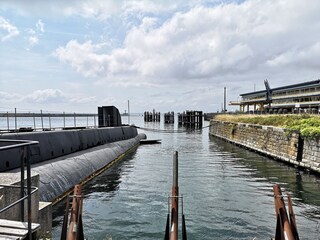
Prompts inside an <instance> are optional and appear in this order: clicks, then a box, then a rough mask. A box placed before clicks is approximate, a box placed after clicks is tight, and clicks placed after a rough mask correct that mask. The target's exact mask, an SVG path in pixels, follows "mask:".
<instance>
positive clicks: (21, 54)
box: [0, 0, 320, 113]
mask: <svg viewBox="0 0 320 240" xmlns="http://www.w3.org/2000/svg"><path fill="white" fill-rule="evenodd" d="M319 11H320V1H319V0H305V1H301V0H243V1H239V0H238V1H235V0H234V1H232V0H211V1H209V0H190V1H186V0H176V1H172V0H163V1H161V0H153V1H151V0H132V1H129V0H127V1H123V0H104V1H102V0H68V1H65V0H55V1H43V0H27V1H26V0H1V1H0V112H6V111H9V112H12V111H14V108H16V109H17V111H18V112H19V111H20V112H39V111H40V109H42V110H43V111H50V112H76V113H96V112H97V107H98V106H108V105H114V106H116V107H117V108H118V109H119V110H120V112H125V111H127V107H128V101H129V102H130V112H131V113H141V112H144V111H152V110H153V109H155V110H156V111H160V112H168V111H175V112H182V111H185V110H197V111H200V110H201V111H204V112H216V111H221V107H222V103H223V92H224V87H226V88H227V101H237V100H240V97H239V95H240V94H242V93H247V92H253V91H254V90H264V89H265V87H264V83H263V81H264V80H265V79H268V81H269V84H270V87H271V88H273V87H279V86H283V85H289V84H294V83H300V82H306V81H311V80H316V79H319V78H320V14H319ZM236 109H237V108H236V107H230V106H228V110H229V111H232V110H236Z"/></svg>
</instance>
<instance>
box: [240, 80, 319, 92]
mask: <svg viewBox="0 0 320 240" xmlns="http://www.w3.org/2000/svg"><path fill="white" fill-rule="evenodd" d="M319 84H320V79H318V80H313V81H309V82H303V83H297V84H291V85H286V86H282V87H277V88H271V91H280V90H289V89H293V88H301V87H307V86H312V85H319ZM266 92H267V91H266V90H261V91H256V92H249V93H243V94H240V96H247V95H256V94H263V93H266Z"/></svg>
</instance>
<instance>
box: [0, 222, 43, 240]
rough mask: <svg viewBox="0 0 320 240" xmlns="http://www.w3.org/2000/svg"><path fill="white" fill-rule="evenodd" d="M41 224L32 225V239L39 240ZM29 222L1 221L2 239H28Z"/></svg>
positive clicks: (0, 236) (0, 232)
mask: <svg viewBox="0 0 320 240" xmlns="http://www.w3.org/2000/svg"><path fill="white" fill-rule="evenodd" d="M38 230H40V224H39V223H32V224H31V231H32V239H37V235H38ZM27 238H28V222H19V221H12V220H5V219H0V239H8V240H11V239H27Z"/></svg>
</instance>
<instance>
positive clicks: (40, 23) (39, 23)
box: [36, 19, 44, 33]
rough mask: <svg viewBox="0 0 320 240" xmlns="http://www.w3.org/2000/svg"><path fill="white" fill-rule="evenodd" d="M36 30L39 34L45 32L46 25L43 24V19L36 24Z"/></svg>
mask: <svg viewBox="0 0 320 240" xmlns="http://www.w3.org/2000/svg"><path fill="white" fill-rule="evenodd" d="M36 28H37V30H38V31H39V32H42V33H43V32H44V23H43V22H42V20H41V19H39V20H38V22H37V24H36Z"/></svg>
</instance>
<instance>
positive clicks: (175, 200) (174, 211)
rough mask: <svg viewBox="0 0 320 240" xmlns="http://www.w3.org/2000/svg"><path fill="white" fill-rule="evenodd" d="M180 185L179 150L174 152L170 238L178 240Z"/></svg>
mask: <svg viewBox="0 0 320 240" xmlns="http://www.w3.org/2000/svg"><path fill="white" fill-rule="evenodd" d="M178 196H179V185H178V152H177V151H175V152H174V154H173V184H172V200H171V201H172V204H171V206H172V207H171V233H170V240H178V209H179V197H178Z"/></svg>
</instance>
